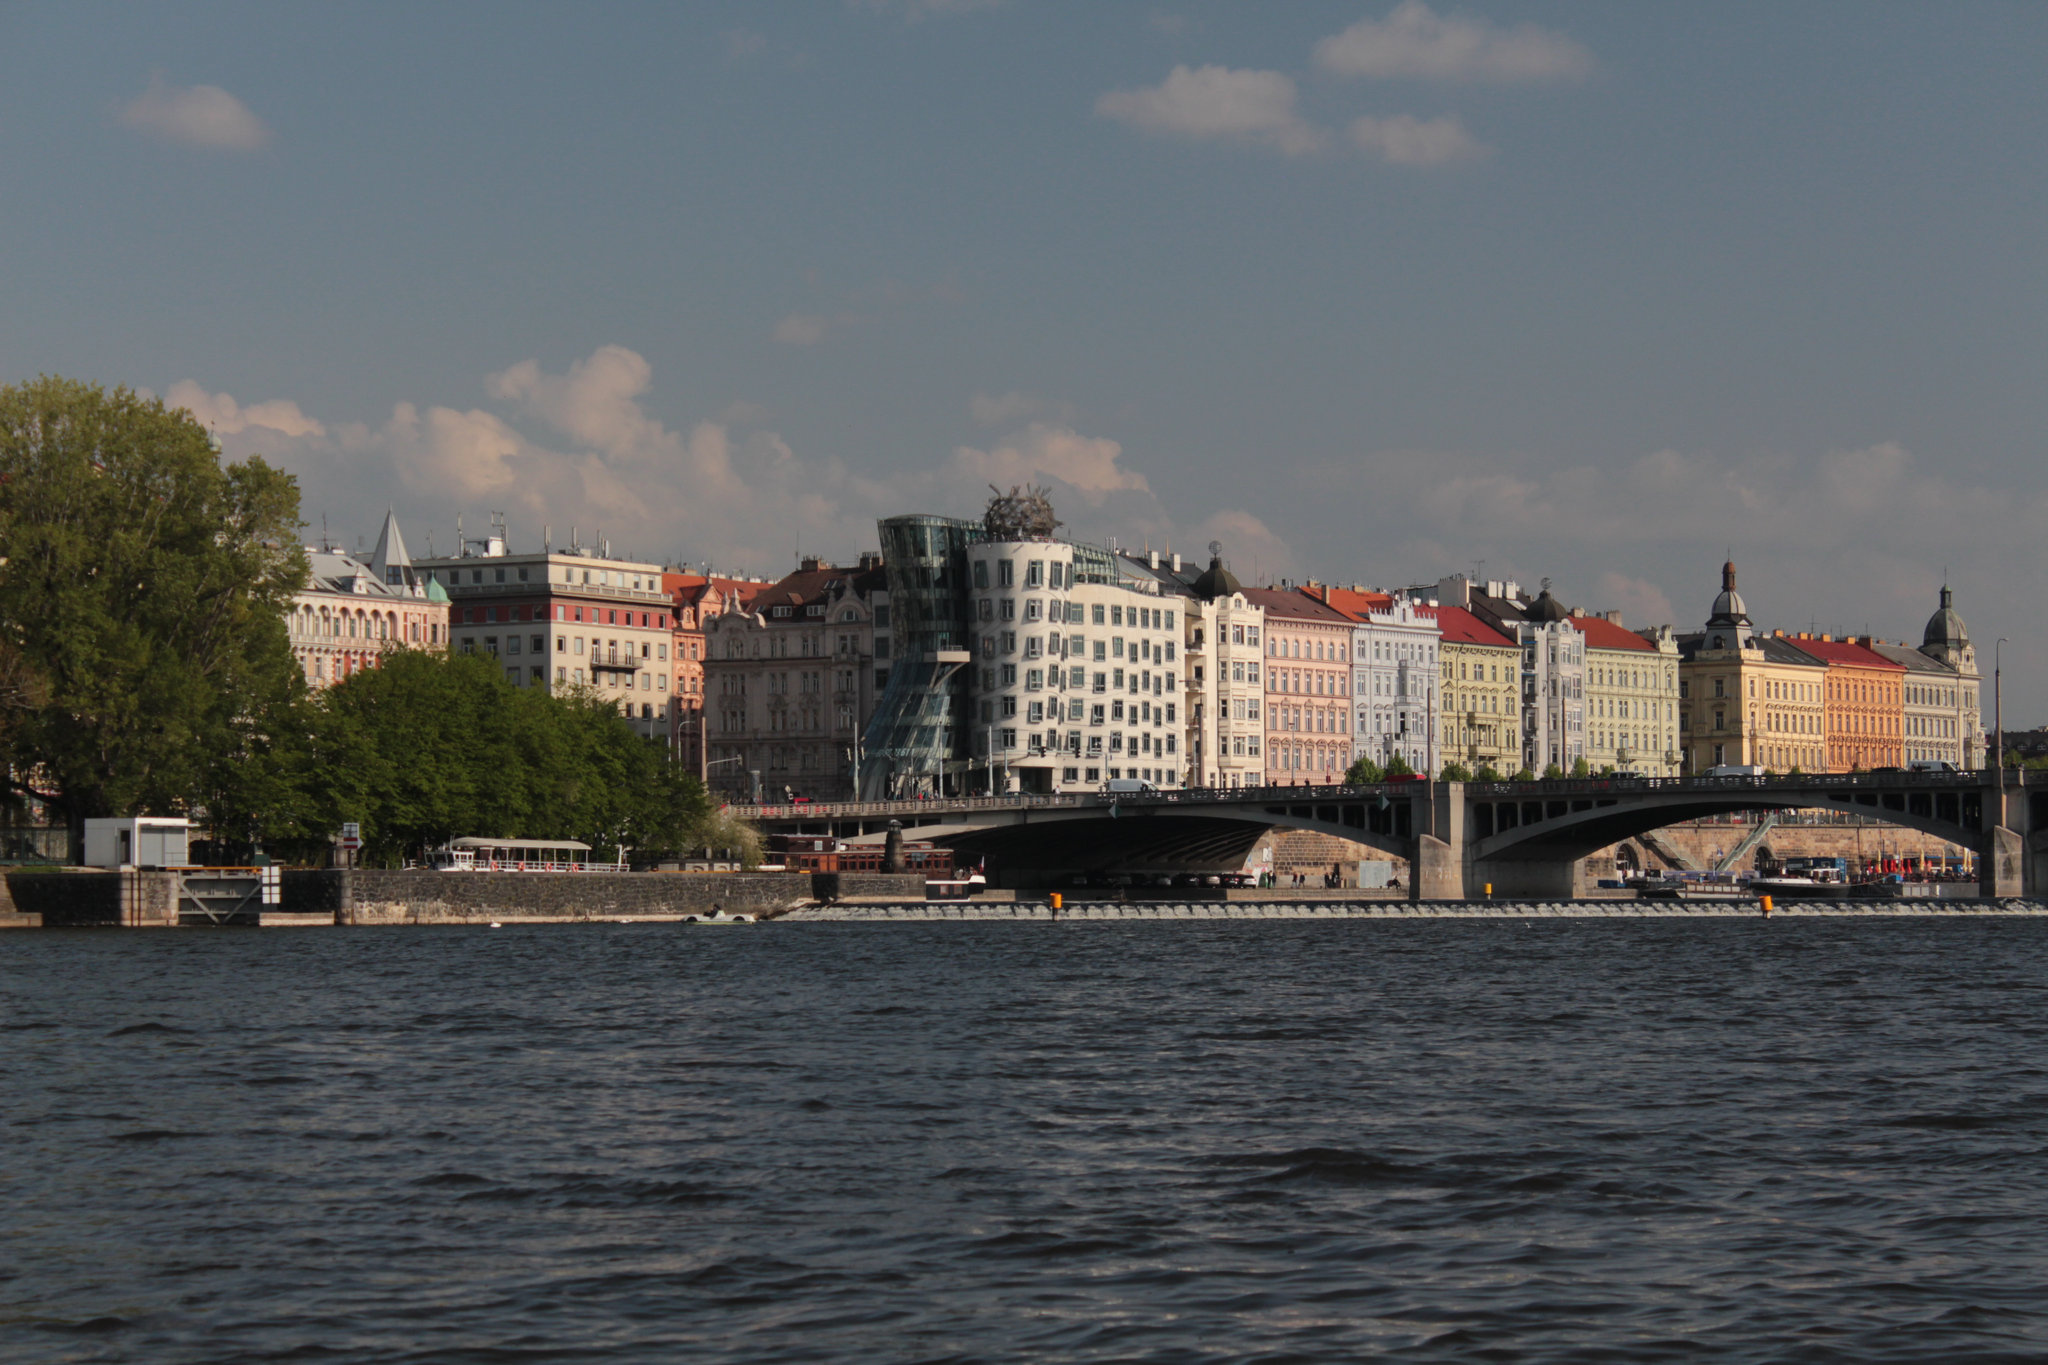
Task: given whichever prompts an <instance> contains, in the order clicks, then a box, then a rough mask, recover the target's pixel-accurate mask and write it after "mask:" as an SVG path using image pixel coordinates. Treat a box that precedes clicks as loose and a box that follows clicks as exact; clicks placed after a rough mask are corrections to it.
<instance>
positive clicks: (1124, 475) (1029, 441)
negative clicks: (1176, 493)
mask: <svg viewBox="0 0 2048 1365" xmlns="http://www.w3.org/2000/svg"><path fill="white" fill-rule="evenodd" d="M1122 454H1123V447H1122V446H1121V445H1119V444H1117V443H1116V442H1115V441H1111V440H1108V439H1105V438H1103V437H1099V436H1083V435H1081V434H1079V433H1078V432H1076V431H1074V430H1073V429H1072V428H1071V427H1063V426H1055V425H1053V424H1051V423H1049V422H1033V423H1031V425H1029V426H1027V427H1026V428H1024V430H1023V431H1021V432H1018V433H1016V434H1015V435H1013V436H1011V437H1010V438H1009V439H1008V440H1006V441H1004V442H1003V443H1002V444H1000V445H997V446H994V447H992V448H990V449H988V450H977V449H975V448H974V447H972V446H961V447H960V448H959V449H957V450H955V451H954V452H953V464H954V467H955V468H956V469H958V470H959V471H961V472H962V473H964V474H966V475H967V476H968V477H970V478H972V479H974V480H976V481H977V482H986V483H991V484H994V485H996V486H997V487H998V488H1007V487H1009V486H1010V485H1012V484H1022V483H1032V482H1035V481H1037V480H1039V479H1044V478H1052V479H1057V480H1059V481H1060V482H1061V483H1064V484H1066V485H1068V486H1069V487H1071V488H1072V489H1074V491H1076V492H1077V493H1079V494H1080V495H1081V496H1082V497H1083V498H1084V499H1086V500H1087V501H1088V502H1089V503H1090V504H1092V505H1095V506H1100V505H1101V504H1102V501H1103V499H1104V498H1105V497H1107V496H1108V495H1109V494H1111V493H1114V492H1116V491H1118V490H1119V489H1131V490H1134V491H1137V492H1150V491H1151V488H1150V486H1149V485H1148V484H1147V483H1146V482H1145V476H1144V475H1143V474H1140V473H1138V472H1137V471H1136V470H1133V469H1125V468H1123V467H1122V466H1121V465H1119V464H1118V463H1117V461H1118V458H1119V457H1120V456H1121V455H1122Z"/></svg>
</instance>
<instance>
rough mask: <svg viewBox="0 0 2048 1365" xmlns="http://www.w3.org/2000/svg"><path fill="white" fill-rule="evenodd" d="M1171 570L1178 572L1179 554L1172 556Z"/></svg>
mask: <svg viewBox="0 0 2048 1365" xmlns="http://www.w3.org/2000/svg"><path fill="white" fill-rule="evenodd" d="M1173 571H1174V572H1175V573H1179V572H1180V556H1179V555H1175V556H1174V557H1173Z"/></svg>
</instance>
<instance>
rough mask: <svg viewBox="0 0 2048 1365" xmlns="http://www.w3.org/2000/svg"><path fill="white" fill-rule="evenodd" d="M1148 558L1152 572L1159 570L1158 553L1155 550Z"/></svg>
mask: <svg viewBox="0 0 2048 1365" xmlns="http://www.w3.org/2000/svg"><path fill="white" fill-rule="evenodd" d="M1148 557H1149V558H1150V560H1151V561H1152V563H1151V567H1152V568H1153V570H1154V571H1157V570H1158V568H1159V551H1157V550H1154V551H1152V553H1151V555H1150V556H1148Z"/></svg>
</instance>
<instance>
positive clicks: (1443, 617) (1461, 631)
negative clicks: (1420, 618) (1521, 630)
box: [1422, 606, 1515, 649]
mask: <svg viewBox="0 0 2048 1365" xmlns="http://www.w3.org/2000/svg"><path fill="white" fill-rule="evenodd" d="M1422 610H1423V611H1424V612H1434V613H1435V614H1436V627H1437V633H1438V634H1439V635H1441V636H1442V637H1443V641H1444V643H1445V644H1447V645H1491V646H1493V647H1494V648H1495V649H1513V648H1514V647H1515V642H1514V641H1513V640H1510V639H1509V638H1508V637H1507V636H1505V635H1503V634H1501V633H1500V632H1499V631H1497V630H1495V629H1494V628H1493V627H1492V626H1489V625H1487V624H1486V622H1484V621H1482V620H1480V619H1479V618H1478V617H1476V616H1474V615H1473V614H1472V613H1471V612H1469V611H1466V610H1465V609H1464V608H1463V607H1449V606H1445V607H1424V608H1422Z"/></svg>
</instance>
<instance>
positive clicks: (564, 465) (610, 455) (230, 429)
mask: <svg viewBox="0 0 2048 1365" xmlns="http://www.w3.org/2000/svg"><path fill="white" fill-rule="evenodd" d="M656 387H657V385H656V382H655V376H654V373H653V367H652V366H650V365H649V364H648V363H647V361H646V360H645V358H644V357H642V356H640V355H639V354H638V353H636V352H634V351H632V350H629V349H628V348H626V347H623V346H603V347H600V348H598V349H597V350H595V351H593V352H592V353H591V354H589V355H588V356H585V357H583V358H582V359H580V360H578V361H576V362H574V363H572V364H570V365H569V366H567V367H566V368H565V369H563V370H560V371H555V370H550V369H548V368H546V367H544V366H542V365H541V364H540V363H539V362H538V361H536V360H524V361H520V362H519V363H517V364H514V365H510V366H507V367H506V368H505V369H503V370H500V371H498V372H497V373H495V374H492V375H490V376H488V377H487V378H486V379H485V380H484V389H485V392H486V393H487V394H488V396H489V402H488V403H487V404H486V406H484V407H482V408H472V409H467V410H463V409H457V408H453V407H447V406H438V405H431V404H421V403H413V402H400V403H397V404H395V405H394V406H393V408H392V410H391V415H390V418H389V419H388V420H387V421H384V422H382V423H379V424H363V423H345V424H339V425H336V426H334V427H332V428H329V427H323V426H322V425H321V424H320V423H318V422H315V421H313V420H312V419H311V418H308V417H306V416H305V415H304V414H303V413H300V412H299V410H298V408H297V406H296V405H294V404H291V403H289V402H285V401H283V400H273V401H272V402H270V403H264V404H255V405H241V404H237V403H236V402H235V400H234V399H233V398H232V397H231V396H230V395H227V394H218V393H210V392H208V391H207V390H205V389H204V388H202V387H201V386H199V385H198V384H196V383H192V382H190V381H186V382H185V383H181V384H180V385H178V386H177V388H176V389H175V390H174V391H173V392H174V401H178V402H181V403H184V404H185V405H187V406H191V407H195V410H197V409H203V410H204V411H205V412H206V413H211V414H216V415H220V414H226V415H229V416H230V418H231V420H229V421H228V422H227V423H226V424H225V425H224V426H223V427H222V428H221V430H222V433H223V441H222V443H223V445H224V446H225V447H226V449H227V451H228V454H229V455H230V456H232V457H235V458H241V457H242V456H245V455H247V454H251V453H256V452H261V453H263V454H265V455H266V456H268V457H269V458H271V459H273V460H274V461H275V462H277V463H278V464H280V465H281V466H282V467H283V468H285V469H287V470H288V471H290V472H291V473H293V474H295V475H296V476H298V478H299V479H300V482H301V487H302V488H303V490H304V498H303V507H304V513H305V515H306V516H307V517H308V519H310V520H312V521H314V522H318V521H320V520H321V518H322V517H325V518H326V519H327V522H328V524H329V525H330V526H332V527H333V528H334V530H335V532H336V533H337V534H339V535H341V536H343V537H344V539H345V538H346V537H347V536H348V535H350V534H352V533H354V532H355V531H364V532H369V531H374V530H375V528H376V524H377V522H378V521H379V520H380V519H381V518H382V516H383V511H384V507H385V505H386V504H387V503H396V504H397V506H398V509H399V518H400V520H401V522H402V523H403V524H404V526H405V528H406V535H407V537H408V539H409V540H414V541H416V548H421V549H423V547H424V545H425V543H426V542H427V541H428V539H430V538H433V539H435V543H436V544H437V546H438V548H440V549H441V550H443V551H444V552H445V551H446V550H448V549H449V548H450V547H451V546H452V544H453V537H452V534H451V532H452V529H453V525H454V521H455V518H456V516H457V514H458V513H459V514H463V515H465V516H466V517H467V518H468V520H469V523H470V524H471V525H472V526H477V525H481V524H483V517H484V515H485V514H486V513H489V512H495V511H502V512H504V513H506V515H507V517H508V520H509V522H510V524H511V530H512V541H513V544H514V547H515V548H533V547H534V546H537V545H538V543H539V538H540V533H541V529H542V527H543V526H551V527H552V528H553V531H554V537H555V544H557V545H560V544H562V543H564V542H565V541H566V540H567V537H568V530H569V528H570V527H571V526H575V527H577V528H578V529H579V531H580V532H581V534H582V536H583V538H584V543H586V544H589V543H592V542H593V541H594V540H595V539H596V538H597V537H598V536H599V535H603V536H605V537H608V538H609V539H610V540H611V542H612V545H613V548H614V550H615V551H616V552H618V553H620V554H632V555H636V556H640V557H644V558H650V559H667V560H672V561H681V560H684V559H687V560H689V561H691V562H700V561H703V560H706V559H708V560H710V561H712V562H713V563H715V564H717V565H718V566H719V567H721V568H723V569H726V570H729V571H747V572H754V573H761V574H771V575H772V574H778V573H781V572H783V571H785V570H786V569H787V568H789V567H790V564H789V553H790V552H791V551H792V550H793V549H794V548H795V547H796V546H797V544H798V543H801V544H802V546H803V548H804V549H806V550H816V551H823V552H825V553H829V554H836V555H842V556H850V555H852V554H854V553H857V552H858V551H860V550H861V549H863V548H868V547H871V546H872V545H873V544H874V523H875V521H876V519H877V518H879V517H884V516H891V515H895V514H897V513H902V512H936V513H941V514H945V515H952V516H974V515H976V514H978V513H979V512H980V510H981V508H982V505H983V503H984V501H985V500H986V498H987V496H988V485H989V484H991V483H994V484H998V485H1000V486H1002V487H1005V488H1007V487H1008V486H1009V485H1011V484H1013V483H1028V482H1038V483H1046V484H1050V485H1051V486H1052V488H1053V489H1054V501H1055V505H1056V506H1058V507H1059V509H1060V512H1061V515H1062V516H1063V517H1064V518H1065V519H1066V520H1067V521H1068V522H1069V523H1070V526H1069V531H1070V533H1071V534H1073V535H1075V536H1077V537H1081V538H1083V539H1087V540H1090V541H1092V542H1094V543H1101V544H1108V543H1109V542H1110V541H1111V540H1112V539H1115V540H1118V541H1120V543H1122V544H1124V545H1134V544H1139V543H1144V542H1147V541H1149V543H1150V544H1152V545H1155V546H1160V547H1162V548H1164V547H1166V546H1169V545H1174V544H1176V543H1177V544H1179V547H1180V548H1181V550H1182V551H1183V552H1184V553H1185V552H1188V551H1190V550H1193V549H1197V548H1199V546H1200V544H1201V543H1202V542H1203V541H1205V540H1207V539H1208V538H1210V537H1211V536H1217V537H1219V538H1221V539H1224V540H1226V541H1227V542H1228V543H1229V544H1230V546H1231V547H1232V548H1231V555H1232V559H1233V562H1235V563H1237V564H1239V565H1241V566H1243V568H1244V569H1250V568H1251V567H1252V566H1253V565H1254V564H1256V565H1257V566H1258V567H1259V568H1260V569H1262V570H1263V571H1265V572H1267V573H1268V574H1271V573H1276V572H1289V571H1290V570H1291V566H1292V563H1293V561H1292V558H1291V555H1290V553H1289V551H1288V550H1287V548H1286V546H1285V545H1284V543H1283V542H1281V541H1280V539H1279V538H1278V537H1277V536H1275V535H1273V533H1272V532H1271V531H1270V530H1269V529H1268V528H1266V527H1265V526H1264V524H1263V523H1261V522H1259V521H1258V519H1257V518H1256V517H1255V516H1252V515H1251V514H1250V513H1248V512H1236V513H1225V514H1221V515H1219V516H1218V517H1215V518H1211V519H1210V522H1209V523H1205V524H1204V525H1203V526H1199V527H1196V528H1195V529H1193V530H1191V531H1183V530H1182V529H1181V528H1179V527H1178V526H1177V524H1176V522H1175V520H1174V518H1173V517H1172V516H1171V514H1169V513H1168V512H1167V510H1166V509H1165V508H1164V507H1163V506H1162V505H1161V503H1160V502H1159V500H1158V499H1157V498H1156V497H1155V496H1154V495H1153V494H1152V491H1151V487H1150V485H1149V483H1148V482H1147V480H1146V478H1145V476H1144V475H1143V474H1142V473H1140V472H1138V471H1137V470H1135V469H1132V468H1130V467H1129V466H1128V465H1127V464H1126V463H1125V451H1124V449H1123V447H1122V446H1121V445H1120V444H1118V443H1117V442H1116V441H1114V440H1110V439H1106V438H1104V437H1100V436H1091V435H1087V434H1084V433H1082V432H1079V431H1076V430H1075V429H1074V428H1073V427H1072V426H1071V425H1069V424H1065V423H1061V422H1055V421H1047V420H1033V421H1029V422H1027V423H1026V424H1025V425H1023V426H1022V427H1020V428H1019V429H1017V430H1016V431H1014V432H1013V433H1012V434H1010V435H1008V436H1006V437H1004V438H1003V439H1001V440H998V441H995V442H992V443H990V444H989V445H988V446H987V447H986V448H975V447H969V446H963V447H960V448H959V449H957V450H954V451H952V452H951V453H950V454H946V453H940V452H934V459H933V460H932V461H931V462H929V463H927V464H924V465H922V466H915V467H911V468H907V469H901V470H897V471H895V472H891V473H888V474H883V475H873V474H866V473H862V472H859V471H855V470H853V469H850V468H848V467H847V466H846V465H845V463H844V462H843V461H840V460H837V459H833V458H829V457H828V458H807V457H805V456H801V455H799V454H798V453H797V452H796V451H794V450H792V449H791V448H790V446H789V444H788V443H787V442H786V441H784V440H783V439H782V438H781V437H780V436H779V435H777V434H776V433H775V432H773V431H770V430H765V429H762V427H761V425H760V424H761V423H762V422H765V420H766V419H767V416H768V414H767V413H766V412H765V411H763V410H760V409H757V408H754V409H749V408H745V407H739V408H736V409H735V408H729V409H728V411H727V413H726V414H725V417H726V419H727V420H720V421H699V422H696V423H694V424H693V425H690V426H688V427H686V428H685V427H670V426H669V425H667V424H666V423H665V422H663V421H662V420H661V419H660V418H659V417H657V416H656V415H655V414H654V413H653V412H651V411H649V409H648V400H649V397H650V395H651V394H652V393H653V392H654V390H655V389H656ZM988 401H989V402H990V403H992V404H993V405H994V408H989V407H987V406H986V405H985V406H984V411H990V412H993V411H994V410H995V409H999V408H1008V409H1013V410H1019V411H1021V410H1022V409H1024V408H1027V407H1028V408H1031V409H1033V410H1035V411H1036V412H1037V413H1038V414H1039V416H1040V417H1041V418H1042V417H1043V415H1044V414H1046V413H1050V412H1056V411H1060V410H1061V408H1062V405H1060V404H1057V403H1054V402H1050V401H1047V400H1042V399H1034V398H1029V397H1028V396H1026V395H1022V394H1006V395H1003V396H1001V397H998V398H995V399H991V400H988ZM258 412H262V413H265V414H267V416H268V419H269V420H270V421H272V422H275V423H278V424H280V425H277V426H266V425H262V424H260V423H258V422H257V421H256V420H255V418H254V417H253V416H252V414H256V413H258ZM291 414H297V416H298V418H299V420H298V421H291V420H289V418H290V415H291ZM728 420H730V421H735V422H738V421H742V420H743V421H744V425H740V426H732V425H728V424H727V421H728Z"/></svg>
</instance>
